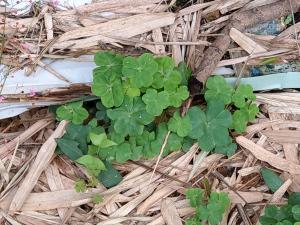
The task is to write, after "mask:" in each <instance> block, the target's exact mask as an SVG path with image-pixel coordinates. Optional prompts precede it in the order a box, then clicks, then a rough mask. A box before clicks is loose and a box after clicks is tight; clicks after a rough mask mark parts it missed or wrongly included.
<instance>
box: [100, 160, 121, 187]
mask: <svg viewBox="0 0 300 225" xmlns="http://www.w3.org/2000/svg"><path fill="white" fill-rule="evenodd" d="M103 163H104V165H105V167H106V170H103V171H101V172H100V174H99V175H98V180H99V181H100V182H101V183H102V184H103V185H104V187H106V188H111V187H113V186H116V185H118V184H119V183H120V182H121V181H122V179H123V178H122V176H121V174H120V173H119V171H118V170H116V169H115V168H114V167H113V166H112V164H111V163H110V162H109V161H104V162H103Z"/></svg>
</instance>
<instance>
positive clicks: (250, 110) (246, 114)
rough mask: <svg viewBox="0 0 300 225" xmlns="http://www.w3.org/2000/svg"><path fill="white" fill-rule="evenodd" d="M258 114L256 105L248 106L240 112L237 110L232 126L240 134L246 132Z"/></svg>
mask: <svg viewBox="0 0 300 225" xmlns="http://www.w3.org/2000/svg"><path fill="white" fill-rule="evenodd" d="M258 112H259V109H258V107H257V105H256V104H250V105H246V106H245V107H243V108H241V109H240V110H236V111H235V112H234V113H233V125H232V126H233V128H234V129H235V131H236V132H238V133H243V132H245V131H246V128H247V124H248V122H249V121H252V120H254V119H255V117H256V115H257V114H258Z"/></svg>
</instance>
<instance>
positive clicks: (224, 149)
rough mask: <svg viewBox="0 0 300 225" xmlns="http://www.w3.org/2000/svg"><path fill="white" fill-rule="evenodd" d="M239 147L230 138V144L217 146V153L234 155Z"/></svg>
mask: <svg viewBox="0 0 300 225" xmlns="http://www.w3.org/2000/svg"><path fill="white" fill-rule="evenodd" d="M236 149H237V145H236V144H235V143H232V139H231V138H229V140H228V144H227V145H223V146H216V148H215V151H214V152H215V153H219V154H223V155H227V156H228V157H231V156H233V155H234V153H235V151H236Z"/></svg>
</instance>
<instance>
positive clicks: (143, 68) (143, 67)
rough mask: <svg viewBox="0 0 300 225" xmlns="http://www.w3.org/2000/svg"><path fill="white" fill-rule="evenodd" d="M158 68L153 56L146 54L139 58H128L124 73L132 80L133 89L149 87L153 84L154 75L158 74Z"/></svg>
mask: <svg viewBox="0 0 300 225" xmlns="http://www.w3.org/2000/svg"><path fill="white" fill-rule="evenodd" d="M157 67H158V66H157V62H156V61H155V60H154V58H153V55H151V54H149V53H144V54H143V55H141V56H140V57H138V58H134V57H132V56H128V57H126V58H125V59H124V60H123V68H122V73H123V74H124V76H126V77H128V78H129V79H130V83H131V85H132V87H136V88H141V87H149V86H151V84H152V82H153V74H154V73H156V71H157Z"/></svg>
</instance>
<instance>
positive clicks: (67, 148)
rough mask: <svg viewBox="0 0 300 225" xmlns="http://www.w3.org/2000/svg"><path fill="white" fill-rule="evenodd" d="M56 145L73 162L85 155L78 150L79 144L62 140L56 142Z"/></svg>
mask: <svg viewBox="0 0 300 225" xmlns="http://www.w3.org/2000/svg"><path fill="white" fill-rule="evenodd" d="M56 143H57V146H58V147H59V149H60V151H61V152H63V153H64V154H65V155H66V156H67V157H68V158H69V159H71V160H73V161H74V160H76V159H78V158H80V157H81V156H82V155H83V153H82V151H81V150H80V149H79V148H78V145H79V143H78V142H76V141H73V140H69V139H66V138H60V139H57V140H56Z"/></svg>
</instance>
